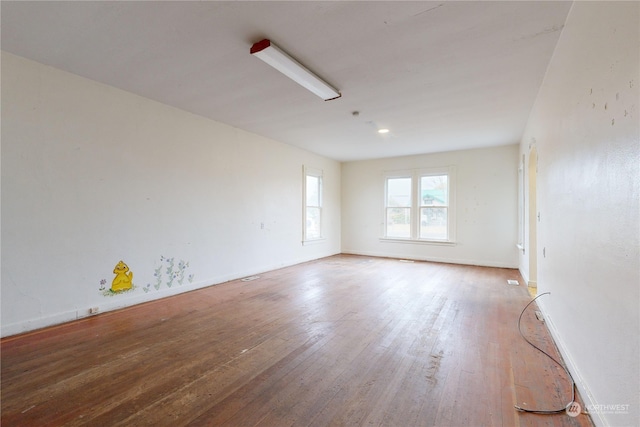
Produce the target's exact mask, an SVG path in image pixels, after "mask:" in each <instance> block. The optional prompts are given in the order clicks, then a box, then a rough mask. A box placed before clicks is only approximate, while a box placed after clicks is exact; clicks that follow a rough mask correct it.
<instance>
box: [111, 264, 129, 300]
mask: <svg viewBox="0 0 640 427" xmlns="http://www.w3.org/2000/svg"><path fill="white" fill-rule="evenodd" d="M113 274H115V275H116V277H115V278H114V279H113V282H112V283H111V291H113V292H121V291H127V290H129V289H131V288H132V287H133V282H132V281H133V272H132V271H129V266H127V264H125V263H124V262H123V261H120V262H118V264H116V266H115V268H114V269H113Z"/></svg>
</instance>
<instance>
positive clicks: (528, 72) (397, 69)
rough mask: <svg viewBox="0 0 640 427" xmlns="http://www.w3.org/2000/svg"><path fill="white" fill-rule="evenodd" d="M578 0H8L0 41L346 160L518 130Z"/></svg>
mask: <svg viewBox="0 0 640 427" xmlns="http://www.w3.org/2000/svg"><path fill="white" fill-rule="evenodd" d="M570 7H571V3H570V2H536V1H533V2H519V1H511V2H485V1H471V2H458V1H453V2H442V1H440V2H428V1H427V2H425V1H409V2H400V1H387V2H384V1H373V2H366V1H355V2H341V1H340V2H339V1H329V2H317V1H296V2H291V1H284V2H272V1H262V2H244V1H234V2H128V1H125V2H113V1H104V2H55V1H54V2H48V1H45V2H32V1H28V2H10V1H2V3H1V8H2V10H1V19H2V22H1V25H2V27H1V30H2V34H1V35H2V38H1V41H2V49H3V50H5V51H8V52H11V53H14V54H16V55H20V56H23V57H26V58H30V59H33V60H35V61H38V62H41V63H44V64H47V65H51V66H53V67H56V68H60V69H63V70H66V71H69V72H71V73H74V74H77V75H80V76H84V77H87V78H90V79H93V80H96V81H99V82H102V83H105V84H108V85H111V86H115V87H118V88H121V89H124V90H127V91H129V92H133V93H136V94H138V95H141V96H144V97H147V98H150V99H153V100H156V101H159V102H162V103H165V104H168V105H172V106H174V107H177V108H180V109H183V110H186V111H190V112H192V113H195V114H199V115H202V116H205V117H209V118H211V119H215V120H218V121H221V122H224V123H227V124H230V125H233V126H236V127H238V128H241V129H245V130H248V131H251V132H254V133H257V134H260V135H264V136H266V137H269V138H272V139H275V140H278V141H281V142H285V143H287V144H291V145H295V146H298V147H301V148H304V149H307V150H310V151H313V152H316V153H319V154H322V155H324V156H327V157H330V158H333V159H336V160H340V161H349V160H358V159H366V158H379V157H391V156H400V155H410V154H418V153H430V152H438V151H448V150H459V149H467V148H476V147H486V146H492V145H504V144H514V143H517V142H518V141H519V139H520V137H521V136H522V133H523V130H524V126H525V123H526V120H527V117H528V115H529V111H530V110H531V107H532V105H533V102H534V100H535V97H536V94H537V92H538V88H539V87H540V84H541V83H542V79H543V77H544V73H545V70H546V68H547V64H548V63H549V60H550V59H551V55H552V53H553V50H554V47H555V45H556V42H557V40H558V37H559V35H560V30H561V29H562V27H563V25H564V22H565V20H566V17H567V14H568V11H569V8H570ZM263 38H269V39H271V40H272V41H273V42H274V43H276V44H277V45H278V46H280V47H281V48H282V49H284V50H286V51H287V52H288V53H289V54H290V55H292V56H294V57H295V58H297V59H298V60H299V61H300V62H302V63H303V64H305V65H306V66H307V67H308V68H310V69H311V70H313V71H314V72H315V73H316V74H318V75H320V76H322V77H323V78H324V79H325V80H327V81H328V82H329V83H330V84H332V85H333V86H334V87H337V88H338V89H339V90H340V91H341V92H342V98H340V99H337V100H333V101H326V102H325V101H323V100H321V99H320V98H318V97H316V96H315V95H313V94H312V93H311V92H308V91H307V90H305V89H304V88H302V87H301V86H298V85H297V84H296V83H294V82H293V81H291V80H289V79H287V78H286V77H284V76H283V75H281V74H279V73H278V72H277V71H275V70H274V69H272V68H270V67H269V66H267V65H266V64H265V63H263V62H262V61H260V60H258V59H257V58H254V57H252V56H251V55H250V54H249V48H250V47H251V45H252V44H253V43H254V42H257V41H259V40H261V39H263ZM353 111H359V113H360V114H359V115H358V116H354V115H353V114H352V112H353ZM377 127H387V128H389V129H391V132H390V133H389V134H388V135H385V136H382V135H379V134H378V133H377V132H376V129H377Z"/></svg>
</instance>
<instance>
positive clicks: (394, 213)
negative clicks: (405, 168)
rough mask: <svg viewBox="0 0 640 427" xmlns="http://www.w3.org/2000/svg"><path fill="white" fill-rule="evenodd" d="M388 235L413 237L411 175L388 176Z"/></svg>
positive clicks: (386, 214) (402, 237)
mask: <svg viewBox="0 0 640 427" xmlns="http://www.w3.org/2000/svg"><path fill="white" fill-rule="evenodd" d="M386 187H387V197H386V207H385V211H386V213H385V216H386V218H385V219H386V221H385V224H386V232H385V235H386V237H397V238H401V239H409V238H411V199H412V197H411V194H412V191H411V177H400V178H387V185H386Z"/></svg>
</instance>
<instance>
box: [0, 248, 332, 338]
mask: <svg viewBox="0 0 640 427" xmlns="http://www.w3.org/2000/svg"><path fill="white" fill-rule="evenodd" d="M331 255H337V253H334V254H330V255H326V256H331ZM324 257H325V256H322V257H320V258H324ZM314 259H316V258H310V259H306V258H300V259H295V260H291V261H288V262H284V263H280V264H274V265H265V266H262V267H259V268H255V269H248V270H246V271H237V272H234V273H229V274H224V275H220V276H216V277H212V278H210V279H207V280H203V281H199V282H197V283H189V284H185V285H182V286H175V287H172V288H164V289H161V290H158V291H153V292H149V293H142V294H141V293H135V294H132V295H127V294H123V295H119V296H118V298H116V299H113V300H111V301H101V302H99V303H95V304H92V306H91V307H98V309H99V312H98V313H97V314H90V313H89V308H90V307H77V308H75V309H73V310H69V311H65V312H60V313H53V314H49V315H46V316H42V317H39V318H36V319H28V320H24V321H20V322H16V323H11V324H3V325H2V327H1V328H0V336H1V337H3V338H4V337H8V336H11V335H17V334H22V333H25V332H30V331H34V330H36V329H41V328H46V327H49V326H55V325H59V324H62V323H66V322H72V321H74V320H80V319H84V318H88V317H91V316H96V315H99V314H100V313H106V312H109V311H114V310H120V309H122V308H127V307H131V306H134V305H138V304H142V303H145V302H151V301H156V300H159V299H162V298H167V297H170V296H174V295H179V294H182V293H185V292H190V291H194V290H196V289H201V288H206V287H209V286H215V285H219V284H222V283H226V282H229V281H232V280H236V279H241V278H243V277H247V276H253V275H257V274H261V273H265V272H267V271H272V270H277V269H280V268H284V267H290V266H292V265H296V264H301V263H303V262H308V261H313V260H314Z"/></svg>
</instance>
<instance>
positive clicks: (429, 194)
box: [383, 167, 455, 243]
mask: <svg viewBox="0 0 640 427" xmlns="http://www.w3.org/2000/svg"><path fill="white" fill-rule="evenodd" d="M454 172H455V169H454V168H453V167H447V168H437V169H420V170H411V171H402V172H390V173H387V174H385V180H384V183H385V184H384V186H385V188H384V190H385V206H384V236H383V239H392V240H409V241H415V242H439V243H452V242H453V241H454V239H455V227H454V225H455V217H454V215H455V206H454V201H455V197H454V193H455V188H454V183H455V176H454Z"/></svg>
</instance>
